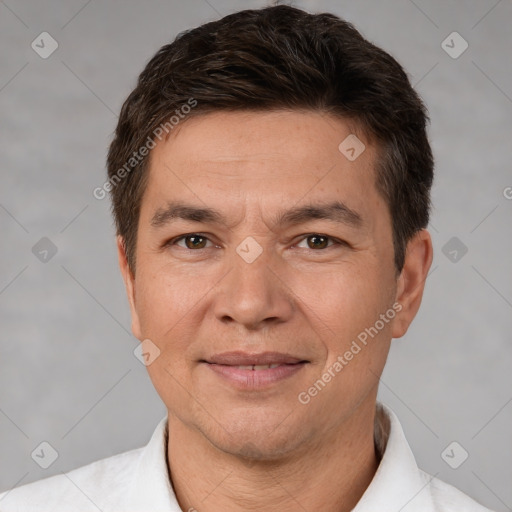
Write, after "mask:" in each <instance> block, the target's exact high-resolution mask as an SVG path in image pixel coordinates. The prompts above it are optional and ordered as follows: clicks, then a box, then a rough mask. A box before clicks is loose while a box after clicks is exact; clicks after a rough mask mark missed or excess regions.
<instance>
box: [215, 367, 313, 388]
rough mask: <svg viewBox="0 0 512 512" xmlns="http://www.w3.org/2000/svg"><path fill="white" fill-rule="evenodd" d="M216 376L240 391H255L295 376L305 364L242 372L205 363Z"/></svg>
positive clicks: (235, 368) (233, 368)
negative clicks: (240, 389) (235, 386)
mask: <svg viewBox="0 0 512 512" xmlns="http://www.w3.org/2000/svg"><path fill="white" fill-rule="evenodd" d="M206 364H207V366H208V367H209V368H211V369H212V370H213V371H214V372H215V373H216V374H217V375H220V376H221V377H223V378H224V379H226V380H228V381H230V382H232V383H233V384H235V385H237V387H240V388H242V389H257V388H264V387H268V386H270V385H272V384H275V383H276V382H280V381H282V380H284V379H287V378H289V377H291V376H292V375H295V374H296V373H297V372H299V371H300V370H301V369H302V368H303V367H304V366H305V364H306V363H297V364H284V365H282V366H277V367H276V368H268V369H265V370H242V369H240V368H237V367H236V366H227V365H223V364H213V363H206Z"/></svg>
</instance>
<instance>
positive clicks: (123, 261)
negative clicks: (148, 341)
mask: <svg viewBox="0 0 512 512" xmlns="http://www.w3.org/2000/svg"><path fill="white" fill-rule="evenodd" d="M117 256H118V261H119V269H120V270H121V275H122V276H123V281H124V285H125V288H126V295H127V296H128V303H129V305H130V314H131V318H132V332H133V335H134V336H135V337H136V338H137V339H139V340H140V339H142V337H141V329H140V322H139V315H138V313H137V309H136V306H135V276H134V275H133V274H132V271H131V269H130V266H129V264H128V260H127V258H126V248H125V243H124V239H123V237H122V236H120V235H118V236H117Z"/></svg>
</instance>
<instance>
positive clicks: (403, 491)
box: [0, 404, 490, 512]
mask: <svg viewBox="0 0 512 512" xmlns="http://www.w3.org/2000/svg"><path fill="white" fill-rule="evenodd" d="M167 428H168V424H167V416H166V417H164V418H163V419H162V420H161V421H160V422H159V424H158V425H157V427H156V429H155V431H154V433H153V435H152V437H151V440H150V441H149V443H148V444H147V445H146V446H144V447H142V448H137V449H135V450H130V451H127V452H124V453H121V454H118V455H114V456H112V457H108V458H105V459H101V460H99V461H96V462H92V463H91V464H88V465H86V466H83V467H80V468H78V469H74V470H72V471H69V472H67V473H62V474H59V475H55V476H52V477H49V478H45V479H43V480H38V481H37V482H33V483H30V484H26V485H23V486H21V487H17V488H14V489H11V490H9V491H5V492H3V493H2V494H0V511H1V512H36V511H37V512H50V511H51V512H89V511H94V512H98V510H100V511H101V512H181V509H180V507H179V505H178V502H177V500H176V497H175V494H174V492H173V489H172V486H171V484H170V480H169V473H168V470H167ZM375 442H376V446H377V449H378V450H379V451H380V452H381V456H382V458H381V461H380V464H379V467H378V469H377V472H376V473H375V475H374V477H373V480H372V481H371V483H370V485H369V486H368V488H367V489H366V491H365V493H364V494H363V496H362V497H361V499H360V501H359V503H358V504H357V505H356V507H355V508H354V509H353V511H352V512H398V511H400V512H490V511H489V509H487V508H485V507H483V506H482V505H480V504H478V503H477V502H476V501H474V500H473V499H471V498H470V497H469V496H467V495H465V494H463V493H462V492H461V491H459V490H457V489H456V488H455V487H453V486H451V485H449V484H447V483H445V482H442V481H441V480H439V479H437V478H434V477H432V476H430V475H428V474H427V473H425V472H423V471H422V470H420V469H418V466H417V465H416V461H415V459H414V456H413V454H412V452H411V449H410V447H409V444H408V443H407V440H406V439H405V436H404V433H403V430H402V427H401V425H400V422H399V421H398V418H397V417H396V415H395V414H394V413H393V412H392V411H391V410H390V409H389V408H388V407H386V406H384V405H382V404H378V405H377V414H376V420H375ZM382 452H383V454H382Z"/></svg>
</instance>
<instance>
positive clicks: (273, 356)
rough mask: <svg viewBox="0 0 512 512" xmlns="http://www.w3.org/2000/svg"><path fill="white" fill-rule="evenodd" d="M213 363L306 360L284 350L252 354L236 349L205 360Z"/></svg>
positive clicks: (274, 362) (281, 362)
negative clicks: (285, 352) (283, 351)
mask: <svg viewBox="0 0 512 512" xmlns="http://www.w3.org/2000/svg"><path fill="white" fill-rule="evenodd" d="M205 361H206V362H207V363H211V364H224V365H228V366H245V365H251V364H254V365H262V364H295V363H301V362H306V361H305V360H304V359H301V358H299V357H294V356H292V355H290V354H284V353H282V352H260V353H258V354H250V353H248V352H242V351H234V352H222V353H221V354H215V355H213V356H211V357H209V358H208V359H206V360H205Z"/></svg>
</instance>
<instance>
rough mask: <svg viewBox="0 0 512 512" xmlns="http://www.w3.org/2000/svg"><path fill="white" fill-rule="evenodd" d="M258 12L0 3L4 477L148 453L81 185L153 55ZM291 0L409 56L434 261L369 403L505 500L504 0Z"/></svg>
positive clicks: (510, 18)
mask: <svg viewBox="0 0 512 512" xmlns="http://www.w3.org/2000/svg"><path fill="white" fill-rule="evenodd" d="M264 5H267V2H264V1H262V0H260V1H256V0H255V1H224V0H209V1H208V2H207V1H206V0H190V1H187V2H178V1H176V0H175V1H170V0H165V1H163V0H162V1H157V0H152V1H146V2H136V1H134V0H131V1H124V2H121V1H110V2H105V1H104V2H101V1H100V0H92V1H88V2H87V1H85V0H73V1H67V2H64V1H63V0H60V1H57V0H54V1H51V0H42V1H38V2H29V1H15V0H5V1H3V2H0V63H1V68H0V69H1V74H0V112H1V126H0V130H1V132H0V145H1V155H2V158H1V161H0V172H1V182H0V183H1V188H0V234H1V245H0V312H1V324H0V325H1V329H0V390H1V391H0V439H1V442H0V464H1V468H0V490H6V489H9V488H12V487H13V486H15V485H21V484H25V483H28V482H31V481H34V480H37V479H40V478H43V477H46V476H50V475H53V474H56V473H59V472H61V471H67V470H69V469H72V468H75V467H78V466H81V465H84V464H86V463H89V462H92V461H94V460H97V459H99V458H103V457H107V456H109V455H113V454H116V453H119V452H122V451H125V450H128V449H132V448H135V447H138V446H142V445H143V444H145V443H146V442H147V441H148V440H149V437H150V435H151V433H152V432H153V429H154V427H155V425H156V423H157V422H158V420H160V419H161V418H162V417H163V416H164V415H165V412H166V411H165V408H164V406H163V404H162V403H161V402H160V399H159V397H158V396H157V394H156V392H155V391H154V390H153V387H152V385H151V382H150V381H149V378H148V376H147V373H146V369H145V367H144V366H143V365H142V364H141V363H140V362H139V361H138V360H137V359H136V358H135V357H134V355H133V350H134V349H135V347H136V345H137V341H136V340H135V338H134V337H133V336H132V335H131V333H130V319H129V313H128V306H127V300H126V298H125V294H124V288H123V285H122V281H121V277H120V274H119V272H118V269H117V261H116V252H115V243H114V230H113V226H112V221H111V219H110V216H109V203H108V200H107V199H105V200H103V201H99V200H96V199H94V197H93V195H92V191H93V189H94V188H95V187H97V186H101V185H102V184H103V182H104V179H105V165H104V160H105V155H106V151H107V147H108V143H109V141H110V139H111V135H112V132H113V130H114V127H115V123H116V115H117V112H118V111H119V109H120V106H121V104H122V101H123V100H124V99H125V97H126V96H127V94H128V93H129V91H130V90H131V88H132V87H133V86H134V83H135V79H136V77H137V75H138V73H139V72H140V71H141V70H142V68H143V66H144V64H145V62H147V60H148V59H149V58H150V57H151V56H152V55H153V54H154V53H155V52H156V50H157V49H158V48H159V47H160V46H161V45H162V44H165V43H167V42H169V41H170V40H171V39H172V38H173V37H174V36H175V35H176V34H177V33H178V32H180V31H182V30H184V29H187V28H190V27H193V26H197V25H198V24H201V23H203V22H205V21H210V20H213V19H216V18H218V17H219V16H221V15H225V14H228V13H230V12H232V11H235V10H240V9H243V8H250V7H254V8H256V7H261V6H264ZM294 5H296V6H298V7H304V8H306V9H307V10H309V11H312V12H320V11H331V12H333V13H336V14H338V15H340V16H342V17H344V18H345V19H347V20H348V21H351V22H353V23H354V24H355V25H356V27H357V28H358V29H359V30H360V31H361V32H362V33H363V35H364V36H365V37H367V38H368V39H370V40H371V41H373V42H374V43H376V44H378V45H380V46H382V47H383V48H384V49H385V50H387V51H388V52H390V53H391V54H392V55H393V56H395V57H396V58H397V59H398V60H399V62H401V63H402V64H403V65H404V67H405V68H406V69H407V71H408V72H409V74H410V77H411V82H412V83H413V85H414V87H415V88H416V89H417V90H418V92H419V93H420V94H421V95H422V97H423V98H424V100H425V101H426V103H427V105H428V106H429V110H430V115H431V118H432V123H431V129H430V135H431V140H432V145H433V149H434V152H435V156H436V171H437V176H436V182H435V186H434V190H433V200H434V205H435V209H434V212H433V218H432V224H431V226H430V228H431V233H432V236H433V239H434V246H435V260H434V263H433V267H432V268H433V270H432V273H431V275H430V277H429V279H428V281H427V286H426V293H425V297H424V302H423V306H422V309H421V310H420V313H419V315H418V317H417V319H416V321H415V322H414V324H413V326H412V327H411V329H410V330H409V332H408V334H407V336H406V337H405V338H403V339H400V340H395V341H394V342H393V347H392V350H391V354H390V357H389V362H388V365H387V368H386V370H385V372H384V375H383V378H382V385H381V390H380V398H381V400H383V401H384V402H385V403H387V404H388V405H389V406H390V407H391V408H392V409H394V411H395V412H396V413H397V415H398V416H399V418H400V419H401V421H402V424H403V426H404V430H405V432H406V435H407V437H408V440H409V442H410V444H411V446H412V448H413V451H414V452H415V454H416V456H417V460H418V463H419V465H420V466H421V467H422V468H423V469H425V470H426V471H428V472H429V473H431V474H436V475H437V476H438V477H439V478H441V479H443V480H445V481H447V482H450V483H452V484H454V485H456V486H457V487H459V488H460V489H461V490H463V491H464V492H466V493H468V494H469V495H471V496H473V497H474V498H476V499H477V500H479V501H480V502H481V503H483V504H485V505H487V506H488V507H490V508H492V509H494V510H497V511H505V510H512V509H511V507H512V486H511V485H510V484H511V481H512V471H511V462H512V442H511V436H510V432H511V424H512V403H511V401H512V386H511V381H512V378H511V371H510V362H511V356H512V349H511V346H510V343H509V339H510V335H509V332H510V328H511V317H512V315H511V308H512V286H511V284H512V279H511V273H512V272H511V265H510V255H511V254H512V237H511V222H510V219H511V212H512V200H510V199H507V197H506V196H507V195H508V197H512V189H510V188H507V187H512V173H511V168H510V166H511V162H512V154H511V153H512V151H511V135H512V72H511V60H510V55H511V51H512V31H511V30H510V25H511V23H512V3H511V2H510V0H501V1H497V0H489V1H484V0H480V1H475V0H473V1H446V0H436V1H420V0H415V1H414V2H413V1H412V0H393V1H386V2H377V1H358V2H355V1H332V0H331V1H329V0H325V1H304V2H295V4H294ZM43 31H47V32H49V33H50V34H51V35H52V37H53V38H55V40H56V41H57V42H58V44H59V47H58V49H57V50H56V51H55V53H53V54H52V55H51V56H50V57H49V58H47V59H42V58H41V57H40V56H39V55H38V54H37V53H36V52H35V51H34V50H33V49H32V48H31V42H32V41H33V40H34V39H35V38H36V37H37V36H38V35H39V34H40V33H41V32H43ZM453 31H457V32H458V33H459V34H460V35H461V36H462V37H463V38H464V39H465V40H466V41H467V42H468V44H469V48H468V49H467V50H466V51H465V52H464V53H463V54H462V55H460V57H458V58H456V59H454V58H452V57H451V56H449V55H448V54H447V53H446V52H445V50H444V49H443V48H442V46H441V43H442V41H443V40H445V38H446V37H447V36H448V35H449V34H451V33H452V32H453ZM449 44H451V43H449ZM454 44H455V43H454ZM457 45H459V43H457V44H456V46H455V49H457V48H460V46H457ZM42 237H48V238H49V239H50V240H51V241H52V242H53V244H55V246H56V248H57V251H58V252H57V253H56V254H55V255H54V256H53V257H51V258H49V256H48V258H49V260H48V261H47V262H46V263H45V262H42V261H40V260H39V259H38V258H37V257H36V256H35V255H34V254H33V252H32V248H33V246H34V245H35V244H36V243H37V242H38V241H39V240H40V239H41V238H42ZM452 237H457V238H458V240H460V242H457V243H459V246H460V247H462V246H461V245H460V244H461V243H462V244H464V246H466V247H467V249H468V251H467V253H466V254H464V255H463V256H462V257H461V254H462V252H461V251H460V247H459V248H456V247H455V246H453V247H452V246H450V245H449V246H448V248H447V249H445V252H446V253H447V255H448V256H447V255H445V254H444V253H443V247H444V246H445V244H446V243H447V242H448V241H449V240H450V239H451V238H452ZM454 248H455V250H456V251H457V261H451V259H453V257H454V256H455V254H454V253H453V252H452V254H451V255H450V254H449V252H450V251H453V249H454ZM50 254H51V253H50ZM42 441H48V442H49V443H50V444H51V445H52V446H54V447H55V449H56V450H57V452H58V454H59V457H58V459H57V460H56V461H55V462H54V463H53V464H52V465H51V466H50V467H49V468H48V469H46V470H44V469H42V468H40V467H39V466H38V465H37V464H36V463H35V462H34V460H32V458H31V453H32V451H33V450H34V449H35V448H36V447H37V446H38V445H39V444H40V443H41V442H42ZM452 441H457V442H458V443H459V444H460V445H461V446H462V447H463V449H465V450H466V451H467V452H468V453H469V457H468V459H467V460H466V461H465V462H464V463H463V464H462V465H461V466H460V467H459V468H458V469H452V468H451V467H449V466H448V465H447V464H446V462H445V461H444V460H443V459H442V457H441V452H443V450H444V449H445V448H446V447H447V446H448V445H449V444H450V443H451V442H452ZM460 450H461V449H460V448H456V450H455V451H454V452H453V453H454V457H452V458H455V459H457V458H459V457H460V456H461V453H462V452H461V451H460ZM0 506H1V504H0Z"/></svg>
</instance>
